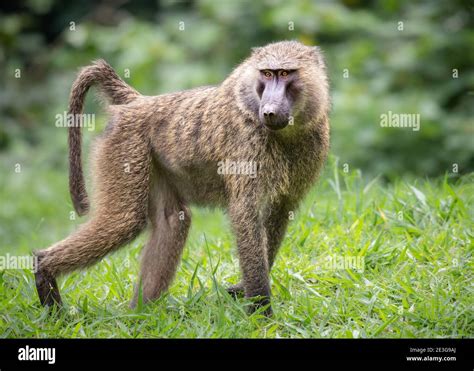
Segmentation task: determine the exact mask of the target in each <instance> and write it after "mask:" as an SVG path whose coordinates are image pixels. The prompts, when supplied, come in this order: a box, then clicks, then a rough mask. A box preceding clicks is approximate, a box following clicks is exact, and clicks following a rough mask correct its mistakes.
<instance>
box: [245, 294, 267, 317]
mask: <svg viewBox="0 0 474 371" xmlns="http://www.w3.org/2000/svg"><path fill="white" fill-rule="evenodd" d="M250 299H252V304H251V305H250V307H249V310H248V311H249V314H252V313H254V312H256V311H257V310H259V309H260V308H262V307H265V309H264V310H263V311H262V314H263V315H264V316H266V317H271V316H272V315H273V310H272V307H271V305H270V298H269V297H267V296H263V297H261V296H260V297H252V298H250Z"/></svg>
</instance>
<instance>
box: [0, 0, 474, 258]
mask: <svg viewBox="0 0 474 371" xmlns="http://www.w3.org/2000/svg"><path fill="white" fill-rule="evenodd" d="M473 10H474V7H473V3H472V1H460V0H457V1H455V0H452V1H436V2H435V1H426V2H424V1H417V2H413V1H408V0H406V1H405V0H392V1H357V0H345V1H329V2H325V1H309V0H300V1H287V0H266V1H255V0H235V1H231V0H223V1H216V0H200V1H166V0H160V1H145V0H141V1H133V2H132V1H126V0H106V1H92V0H83V1H80V2H79V1H78V2H64V1H57V0H29V1H15V2H13V1H10V2H2V5H1V10H0V42H1V48H0V71H1V73H0V87H1V88H0V160H1V162H0V174H1V176H0V198H1V205H2V209H1V212H0V236H2V242H3V243H5V244H6V245H11V246H18V245H20V246H24V247H25V249H26V248H31V245H32V241H31V240H32V239H33V240H34V239H35V237H34V236H35V233H36V231H43V234H44V231H50V232H49V233H50V235H48V240H51V241H54V240H58V239H59V238H61V237H63V236H64V232H63V229H64V226H63V224H64V219H67V218H69V213H70V210H72V209H71V205H70V201H69V195H68V188H67V136H66V130H65V129H63V128H60V129H58V128H56V126H55V121H56V119H55V117H56V115H57V114H62V113H63V112H64V111H65V110H66V109H67V104H68V95H69V90H70V87H71V84H72V82H73V80H74V78H75V75H76V73H77V71H78V69H79V68H80V67H81V66H84V65H87V64H89V63H90V62H91V61H92V60H94V59H97V58H104V59H106V60H107V61H108V62H109V63H110V64H111V65H112V66H113V67H114V68H115V69H116V70H117V71H118V73H119V74H120V75H121V76H122V77H123V78H124V79H125V80H126V81H127V82H128V83H129V84H131V85H132V86H133V87H135V88H136V89H138V90H139V91H140V92H141V93H143V94H146V95H155V94H159V93H164V92H170V91H176V90H180V89H186V88H191V87H196V86H199V85H209V84H218V83H219V82H221V81H222V80H223V79H224V78H225V77H226V76H227V75H228V74H229V72H230V71H231V70H232V69H233V67H235V66H236V65H237V64H238V63H239V62H240V61H241V60H242V59H243V58H245V57H246V56H247V55H248V54H249V52H250V48H251V47H253V46H259V45H264V44H266V43H268V42H271V41H277V40H283V39H297V40H300V41H301V42H303V43H305V44H308V45H319V46H321V47H322V48H323V50H324V51H325V54H326V57H327V62H328V66H329V74H330V80H331V84H332V97H333V109H332V114H331V126H332V138H331V144H332V150H331V154H332V156H334V158H338V161H339V162H338V163H339V165H340V166H344V165H345V166H347V167H348V168H349V169H350V171H352V170H354V169H358V168H359V169H361V171H362V174H363V175H364V176H371V177H372V176H377V175H381V178H382V179H385V180H387V181H393V180H396V179H397V178H399V177H402V176H403V177H427V176H428V177H436V176H442V175H444V174H448V176H449V177H452V178H456V177H459V176H460V175H462V174H466V173H469V172H471V171H472V170H473V168H474V155H473V153H474V151H473V149H474V124H473V114H474V104H473V99H474V69H473V65H474V47H473V46H474V30H473V17H472V15H473ZM388 111H392V112H394V113H403V114H406V113H412V114H420V115H421V116H420V117H421V130H419V131H413V130H412V129H411V128H403V129H402V128H382V127H381V126H380V116H381V115H382V114H384V113H387V112H388ZM86 112H88V113H93V112H94V113H95V112H98V117H97V119H96V126H97V128H96V131H95V132H92V133H91V132H88V131H85V132H84V140H85V147H86V148H85V151H86V152H85V153H87V147H88V146H89V145H90V141H91V140H92V138H93V136H94V135H97V134H98V133H100V132H101V131H102V128H103V126H104V124H105V120H106V116H105V115H104V114H103V113H101V112H102V111H101V110H100V106H99V104H98V103H97V101H96V100H94V99H93V94H90V95H89V97H88V100H87V106H86ZM58 214H60V215H58ZM70 228H71V227H70ZM32 233H33V237H32V235H31V234H32ZM21 236H23V237H21ZM22 239H23V240H22ZM38 239H39V240H40V241H42V242H41V243H40V245H44V242H43V240H42V237H38Z"/></svg>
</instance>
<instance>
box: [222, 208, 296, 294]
mask: <svg viewBox="0 0 474 371" xmlns="http://www.w3.org/2000/svg"><path fill="white" fill-rule="evenodd" d="M290 211H292V209H291V203H290V202H289V201H287V200H281V201H279V202H275V203H273V204H271V205H270V206H269V207H268V209H267V212H266V213H265V215H264V218H263V226H264V228H265V232H266V236H267V241H266V250H267V251H266V252H267V261H268V271H269V272H270V271H271V269H272V266H273V263H274V262H275V258H276V255H277V253H278V250H279V249H280V246H281V243H282V240H283V238H284V237H285V232H286V229H287V227H288V221H289V217H290V215H289V212H290ZM227 292H228V293H229V294H231V295H232V296H234V297H237V296H241V295H243V294H244V284H243V282H242V281H240V282H239V283H237V284H235V285H232V286H230V287H228V288H227Z"/></svg>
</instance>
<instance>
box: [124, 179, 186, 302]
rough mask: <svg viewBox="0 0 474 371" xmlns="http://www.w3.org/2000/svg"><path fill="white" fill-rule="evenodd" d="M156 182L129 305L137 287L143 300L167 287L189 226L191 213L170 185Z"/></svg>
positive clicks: (152, 296) (158, 180)
mask: <svg viewBox="0 0 474 371" xmlns="http://www.w3.org/2000/svg"><path fill="white" fill-rule="evenodd" d="M159 177H160V175H158V178H159ZM156 182H157V184H156V185H155V186H154V187H152V190H151V192H152V194H151V195H150V201H151V203H150V207H149V210H150V212H149V214H150V221H151V225H152V231H151V236H150V239H149V241H148V242H147V244H146V246H145V248H144V250H143V252H142V258H141V272H140V279H139V282H138V284H137V285H136V288H135V293H134V297H133V299H132V301H131V303H130V307H132V308H134V307H135V306H136V305H137V302H138V297H139V293H140V290H141V293H142V300H143V302H144V303H146V302H148V301H150V300H153V299H156V298H158V297H159V296H160V295H161V294H162V293H163V292H164V291H165V290H167V289H168V287H169V285H170V284H171V282H172V280H173V277H174V275H175V273H176V269H177V266H178V264H179V260H180V257H181V253H182V251H183V248H184V245H185V243H186V238H187V235H188V231H189V227H190V225H191V213H190V211H189V209H188V207H187V206H186V205H185V204H184V202H183V201H182V200H181V199H180V197H179V196H178V194H177V193H176V192H175V190H174V189H173V187H172V186H170V185H168V184H167V183H165V181H163V180H162V179H157V181H156Z"/></svg>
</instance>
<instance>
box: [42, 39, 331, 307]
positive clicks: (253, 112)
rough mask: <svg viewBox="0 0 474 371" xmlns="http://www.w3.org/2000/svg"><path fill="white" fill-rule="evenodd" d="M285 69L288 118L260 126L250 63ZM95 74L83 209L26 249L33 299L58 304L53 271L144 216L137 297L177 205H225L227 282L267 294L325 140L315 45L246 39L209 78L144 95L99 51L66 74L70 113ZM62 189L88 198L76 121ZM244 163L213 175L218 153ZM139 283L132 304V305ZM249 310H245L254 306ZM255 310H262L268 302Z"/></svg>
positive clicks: (167, 269) (163, 267)
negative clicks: (231, 275) (99, 109)
mask: <svg viewBox="0 0 474 371" xmlns="http://www.w3.org/2000/svg"><path fill="white" fill-rule="evenodd" d="M262 69H289V70H296V73H297V74H298V81H297V82H296V86H294V87H292V88H293V89H296V91H297V92H298V94H297V99H296V101H295V103H294V105H293V107H292V117H293V124H292V125H289V126H287V127H286V128H284V129H283V130H279V131H271V130H269V129H267V128H266V127H265V126H264V125H262V123H261V122H260V120H259V117H258V112H259V104H260V103H259V96H258V94H257V93H256V81H257V77H258V74H259V70H262ZM93 84H97V85H98V86H99V88H100V90H101V91H102V92H103V93H104V94H105V95H106V96H108V97H109V99H110V102H111V103H112V104H113V105H112V106H110V107H109V110H110V115H111V119H110V122H109V124H108V126H107V128H106V130H105V132H104V134H103V135H102V136H101V137H100V138H99V139H98V141H97V144H96V146H95V148H94V153H93V168H92V174H93V179H94V182H93V184H94V199H93V202H92V206H93V209H92V215H91V217H90V219H89V221H88V222H86V223H85V224H84V225H82V226H81V227H80V228H79V229H78V230H77V231H76V232H74V233H73V234H72V235H70V236H69V237H67V238H66V239H64V240H63V241H60V242H58V243H56V244H55V245H53V246H51V247H50V248H48V249H46V250H41V251H38V252H37V255H38V258H39V263H38V267H37V268H38V269H37V273H36V277H37V287H38V293H39V296H40V299H41V302H42V303H43V304H45V305H52V304H54V303H60V300H61V299H60V296H59V291H58V290H57V285H56V283H55V277H57V276H58V275H60V274H62V273H66V272H70V271H73V270H75V269H78V268H82V267H86V266H88V265H91V264H93V263H95V262H97V261H98V260H100V259H101V258H103V257H104V256H105V255H106V254H108V253H109V252H111V251H113V250H116V249H118V248H119V247H121V246H122V245H124V244H126V243H127V242H129V241H131V240H132V239H134V238H135V237H136V236H137V235H138V234H139V233H140V232H141V231H142V230H143V229H144V228H145V227H146V226H147V224H149V225H150V226H151V237H150V239H149V241H148V243H147V244H146V246H145V248H144V251H143V255H142V267H141V274H140V282H141V285H142V294H143V299H144V301H149V300H152V299H155V298H157V297H158V296H159V295H160V294H161V293H162V292H163V291H165V290H166V289H167V288H168V286H169V284H170V283H171V281H172V279H173V276H174V274H175V272H176V267H177V265H178V263H179V258H180V256H181V252H182V249H183V247H184V244H185V241H186V236H187V232H188V229H189V226H190V221H191V215H190V212H189V209H188V205H191V204H194V205H211V206H217V207H222V208H224V209H226V210H227V212H228V215H229V217H230V220H231V224H232V228H233V231H234V233H235V235H236V240H237V247H238V255H239V259H240V266H241V271H242V278H243V279H242V282H241V283H239V284H238V285H235V286H232V287H231V288H229V292H231V293H234V294H238V293H240V292H243V293H245V296H247V297H259V298H260V299H259V300H258V301H257V302H256V304H255V307H258V306H261V305H266V304H269V297H270V284H269V271H270V269H271V267H272V264H273V262H274V260H275V256H276V254H277V251H278V248H279V246H280V244H281V241H282V239H283V237H284V234H285V231H286V227H287V224H288V218H289V212H290V211H294V210H295V209H296V208H297V206H298V203H299V202H300V200H301V199H302V197H303V196H304V195H305V193H306V192H307V190H308V189H309V188H310V187H311V185H312V184H313V183H314V181H315V179H316V177H317V175H318V173H319V172H320V169H321V166H322V165H323V163H324V162H325V159H326V156H327V153H328V148H329V122H328V112H329V108H330V101H329V87H328V80H327V75H326V67H325V63H324V61H323V57H322V54H321V52H320V50H319V49H317V48H314V47H307V46H304V45H302V44H300V43H298V42H295V41H284V42H278V43H273V44H269V45H267V46H265V47H261V48H256V49H253V52H252V54H251V56H250V57H249V58H248V59H246V60H245V61H244V62H243V63H242V64H241V65H239V66H238V67H237V68H236V69H235V70H234V71H233V72H232V74H231V75H230V76H229V77H228V78H227V79H226V80H225V81H224V82H223V83H222V84H221V85H219V86H215V87H202V88H197V89H192V90H188V91H183V92H178V93H172V94H164V95H160V96H154V97H146V96H141V95H139V94H138V93H137V92H136V91H135V90H133V89H132V88H130V87H129V86H128V85H127V84H125V83H124V82H123V81H122V80H120V78H119V77H118V76H117V75H116V73H115V72H114V71H113V70H112V68H111V67H110V66H109V65H107V64H106V63H105V62H104V61H99V62H96V63H95V64H94V65H92V66H90V67H87V68H85V69H83V70H82V72H81V73H80V74H79V76H78V78H77V79H76V81H75V82H74V85H73V88H72V92H71V98H70V108H69V110H70V112H71V113H76V114H80V113H82V109H83V104H84V98H85V94H86V92H87V90H88V88H89V87H90V86H91V85H93ZM69 133H70V134H69V144H70V190H71V197H72V200H73V204H74V207H75V208H76V210H77V212H78V213H79V214H83V213H85V212H87V210H88V208H89V203H88V198H87V193H86V189H85V186H84V179H83V174H82V166H81V148H80V144H81V139H80V128H79V127H77V126H75V127H72V128H70V132H69ZM226 160H228V161H229V160H230V161H236V162H243V161H245V162H247V163H249V162H253V163H256V164H257V165H258V167H257V176H256V177H250V176H246V175H237V174H218V171H217V168H218V163H219V162H220V161H226ZM137 297H138V286H137V288H136V292H135V296H134V299H133V300H132V306H133V305H135V304H136V300H137ZM253 309H255V308H253ZM266 313H267V314H270V313H271V309H270V307H269V306H267V309H266Z"/></svg>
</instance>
